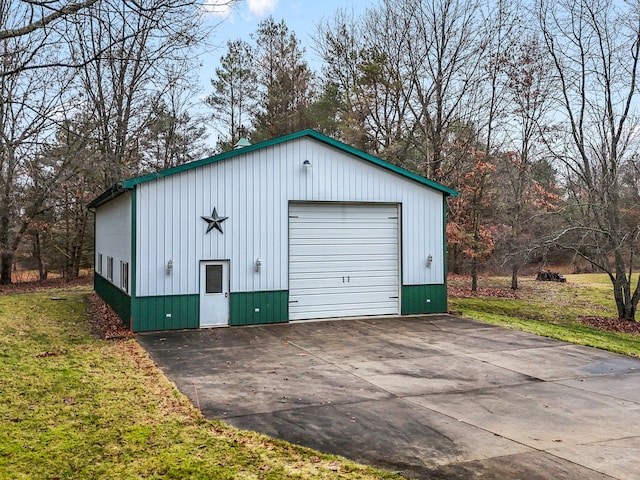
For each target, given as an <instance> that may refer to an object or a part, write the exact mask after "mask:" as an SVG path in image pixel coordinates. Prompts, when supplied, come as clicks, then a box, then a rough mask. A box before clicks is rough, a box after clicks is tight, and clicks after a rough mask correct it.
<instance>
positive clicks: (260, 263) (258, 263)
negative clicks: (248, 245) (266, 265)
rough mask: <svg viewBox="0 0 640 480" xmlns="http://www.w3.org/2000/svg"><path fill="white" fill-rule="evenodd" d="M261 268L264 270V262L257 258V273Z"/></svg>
mask: <svg viewBox="0 0 640 480" xmlns="http://www.w3.org/2000/svg"><path fill="white" fill-rule="evenodd" d="M260 268H262V260H261V259H260V257H258V258H256V272H259V271H260Z"/></svg>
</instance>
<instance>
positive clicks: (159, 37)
mask: <svg viewBox="0 0 640 480" xmlns="http://www.w3.org/2000/svg"><path fill="white" fill-rule="evenodd" d="M197 6H198V4H197V2H196V1H195V0H193V1H190V0H187V1H185V2H177V3H176V2H173V1H170V0H141V1H138V2H135V3H133V2H119V1H116V0H113V1H110V2H106V1H103V2H100V3H99V4H95V5H93V6H92V7H91V8H90V9H89V10H88V12H89V13H90V15H89V17H88V19H87V20H86V21H85V22H82V23H79V24H77V25H76V36H77V38H78V42H77V43H76V44H75V45H74V57H75V58H78V59H79V60H80V62H82V63H86V66H85V67H84V68H83V69H81V70H80V72H79V73H80V79H81V81H80V83H79V85H78V88H79V89H80V90H81V91H82V93H83V95H84V97H83V98H84V99H85V100H84V103H85V106H84V108H86V109H87V111H88V112H90V113H91V115H92V122H93V124H94V125H95V128H96V132H95V133H94V134H93V136H94V138H96V140H97V144H98V148H99V151H100V153H101V159H100V165H98V167H99V168H101V169H102V171H103V175H104V187H107V186H110V185H112V184H113V183H115V182H116V181H119V180H121V179H122V178H125V177H127V176H131V175H135V174H137V173H138V172H139V170H138V167H139V163H140V159H141V155H140V145H139V138H141V137H142V136H143V133H144V131H145V129H146V128H147V126H148V125H149V122H150V121H151V119H152V116H153V112H154V108H157V106H158V105H159V102H160V99H161V98H162V96H163V94H164V93H165V92H166V91H167V89H168V88H169V86H170V85H171V82H172V81H175V78H176V76H178V77H179V76H180V75H187V74H188V72H189V69H190V68H191V66H190V64H189V62H187V61H185V59H187V60H188V59H189V55H190V48H191V47H193V46H194V45H195V44H196V43H198V42H199V41H200V40H201V39H202V35H203V34H202V31H201V29H200V28H199V17H198V15H197ZM114 39H117V40H118V41H117V42H114Z"/></svg>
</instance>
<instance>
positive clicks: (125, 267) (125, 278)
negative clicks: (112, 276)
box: [120, 262, 129, 293]
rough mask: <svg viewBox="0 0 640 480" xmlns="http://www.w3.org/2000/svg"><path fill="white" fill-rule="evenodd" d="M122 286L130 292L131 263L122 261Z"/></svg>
mask: <svg viewBox="0 0 640 480" xmlns="http://www.w3.org/2000/svg"><path fill="white" fill-rule="evenodd" d="M120 288H121V289H122V290H124V291H125V292H127V293H128V292H129V263H128V262H120Z"/></svg>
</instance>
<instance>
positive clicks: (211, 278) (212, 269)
mask: <svg viewBox="0 0 640 480" xmlns="http://www.w3.org/2000/svg"><path fill="white" fill-rule="evenodd" d="M206 287H207V288H206V292H207V293H222V265H207V285H206Z"/></svg>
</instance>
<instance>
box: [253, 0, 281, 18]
mask: <svg viewBox="0 0 640 480" xmlns="http://www.w3.org/2000/svg"><path fill="white" fill-rule="evenodd" d="M247 5H248V7H249V10H250V11H251V13H253V14H254V15H255V16H257V17H263V16H265V15H266V14H268V13H271V12H273V11H274V10H275V8H276V5H278V0H248V1H247Z"/></svg>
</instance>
